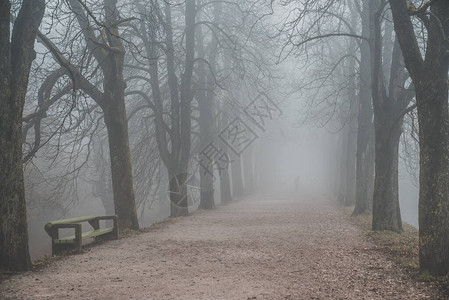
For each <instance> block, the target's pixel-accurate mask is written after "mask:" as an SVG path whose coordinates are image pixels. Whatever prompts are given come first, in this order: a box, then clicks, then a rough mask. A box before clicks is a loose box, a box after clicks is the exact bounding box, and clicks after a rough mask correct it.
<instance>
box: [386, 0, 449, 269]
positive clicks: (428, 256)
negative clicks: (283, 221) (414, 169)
mask: <svg viewBox="0 0 449 300" xmlns="http://www.w3.org/2000/svg"><path fill="white" fill-rule="evenodd" d="M389 2H390V6H391V10H392V13H393V20H394V28H395V32H396V35H397V38H398V40H399V44H400V46H401V49H402V53H403V56H404V62H405V66H406V67H407V70H408V72H409V74H410V77H411V79H412V81H413V84H414V87H415V92H416V106H417V110H418V124H419V145H420V160H419V161H420V162H419V165H420V175H419V235H420V239H419V262H420V269H421V271H428V272H429V273H430V274H433V275H446V274H447V273H448V269H449V207H448V205H449V202H448V200H447V199H448V198H449V184H448V183H449V122H448V119H449V113H448V69H449V56H448V55H447V36H448V34H449V23H448V22H447V20H448V18H449V6H448V5H447V2H446V1H439V0H429V1H411V2H410V1H406V0H395V1H389ZM415 2H419V3H420V6H419V7H416V6H415V5H414V3H415ZM412 16H416V17H418V19H419V20H420V21H421V22H422V23H423V24H424V26H425V30H426V31H427V34H426V40H425V49H424V50H421V49H420V47H419V44H418V39H417V36H416V34H415V28H414V25H413V22H412V19H411V17H412Z"/></svg>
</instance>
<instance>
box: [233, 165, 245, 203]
mask: <svg viewBox="0 0 449 300" xmlns="http://www.w3.org/2000/svg"><path fill="white" fill-rule="evenodd" d="M231 171H232V198H235V197H240V196H242V195H243V179H242V168H241V160H240V157H237V158H236V159H235V160H234V161H233V162H232V163H231Z"/></svg>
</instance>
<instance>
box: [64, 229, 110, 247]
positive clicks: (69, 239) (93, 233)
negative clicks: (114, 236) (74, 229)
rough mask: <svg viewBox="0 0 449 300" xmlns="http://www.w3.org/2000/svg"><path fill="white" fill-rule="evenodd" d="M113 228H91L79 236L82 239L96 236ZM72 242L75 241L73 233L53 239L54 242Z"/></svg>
mask: <svg viewBox="0 0 449 300" xmlns="http://www.w3.org/2000/svg"><path fill="white" fill-rule="evenodd" d="M113 230H114V228H105V229H97V230H91V231H88V232H84V233H83V234H82V236H81V237H82V239H83V240H84V239H88V238H93V237H96V236H99V235H103V234H106V233H109V232H112V231H113ZM74 243H75V236H74V235H71V236H68V237H65V238H61V239H57V240H55V244H74Z"/></svg>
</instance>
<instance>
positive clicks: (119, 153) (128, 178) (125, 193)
mask: <svg viewBox="0 0 449 300" xmlns="http://www.w3.org/2000/svg"><path fill="white" fill-rule="evenodd" d="M116 96H117V97H118V99H120V95H116ZM111 100H112V99H111ZM111 103H112V104H111V105H110V106H108V108H107V109H105V111H104V120H105V123H106V127H107V132H108V140H109V155H110V159H111V177H112V190H113V195H114V208H115V214H116V215H117V216H118V225H119V228H120V229H125V228H131V229H135V230H138V229H139V223H138V219H137V211H136V203H135V197H134V186H133V175H132V167H131V155H130V151H129V138H128V120H127V119H126V110H125V101H124V98H122V101H120V100H119V101H111Z"/></svg>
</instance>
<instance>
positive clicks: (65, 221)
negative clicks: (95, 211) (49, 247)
mask: <svg viewBox="0 0 449 300" xmlns="http://www.w3.org/2000/svg"><path fill="white" fill-rule="evenodd" d="M96 218H98V216H86V217H79V218H71V219H63V220H57V221H50V222H48V223H47V224H45V228H48V229H50V228H51V227H53V225H59V224H72V223H81V222H88V221H92V220H95V219H96Z"/></svg>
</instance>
